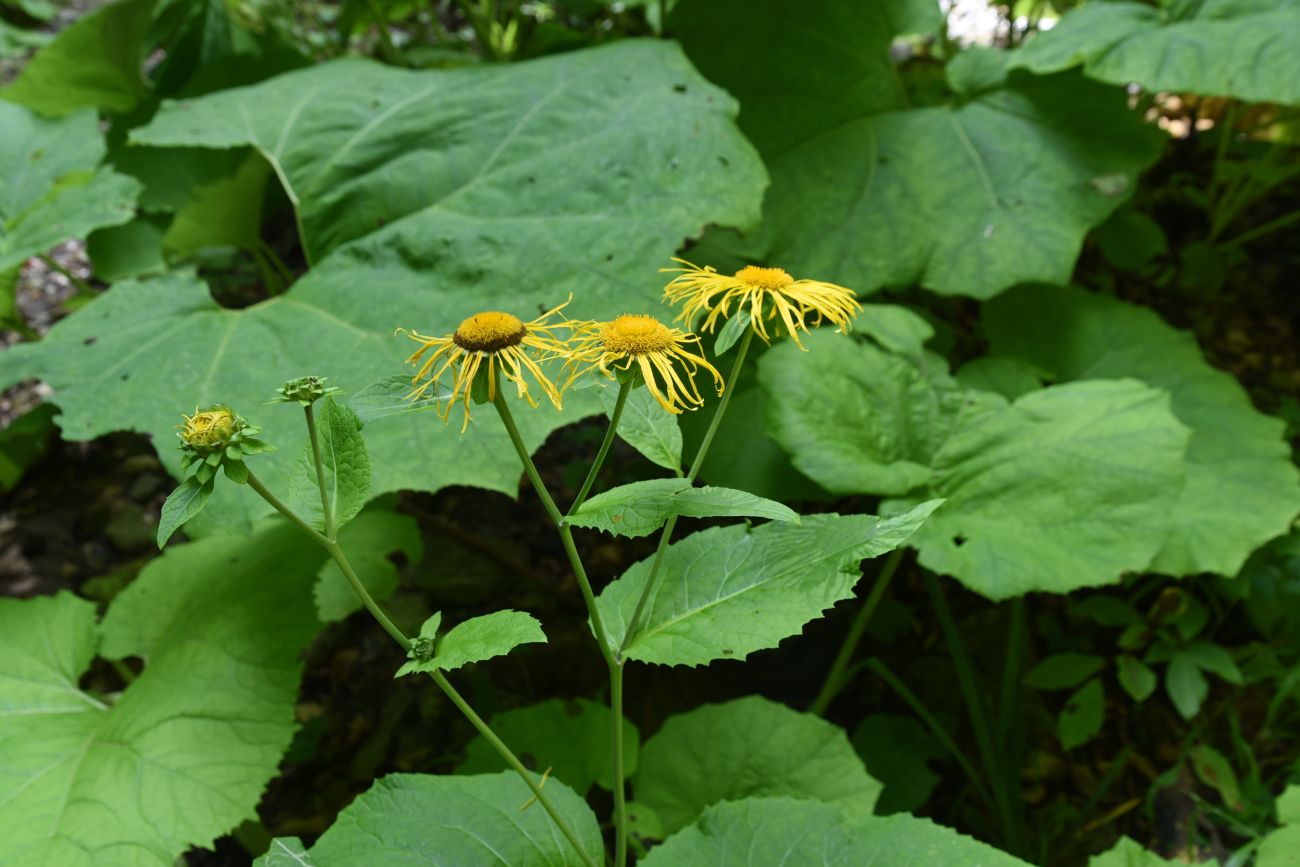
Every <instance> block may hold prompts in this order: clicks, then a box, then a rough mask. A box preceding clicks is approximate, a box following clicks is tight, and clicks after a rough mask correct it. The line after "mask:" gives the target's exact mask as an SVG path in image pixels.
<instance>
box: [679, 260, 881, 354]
mask: <svg viewBox="0 0 1300 867" xmlns="http://www.w3.org/2000/svg"><path fill="white" fill-rule="evenodd" d="M673 261H674V262H679V263H681V264H682V265H684V266H686V267H684V268H665V269H663V270H665V271H667V272H670V273H676V274H677V276H676V277H674V278H673V279H672V280H670V281H668V285H667V286H665V287H664V298H665V299H666V300H667V301H668V302H669V303H671V304H676V303H678V302H682V303H683V305H684V306H683V307H682V312H681V314H680V315H678V317H677V318H678V320H680V321H684V322H688V323H689V322H692V321H694V319H695V317H696V316H698V315H701V314H703V315H704V324H703V325H702V326H701V329H702V330H704V331H712V330H713V328H714V326H716V325H717V323H718V320H719V319H726V318H728V317H729V316H730V315H731V313H732V306H733V305H734V306H735V313H736V315H737V316H739V315H741V314H742V313H746V314H748V316H749V324H750V327H751V328H752V329H753V330H754V333H755V334H757V335H758V336H759V337H760V338H762V339H763V341H764V342H767V341H768V340H769V337H770V335H769V334H768V322H769V321H770V320H772V319H777V320H779V321H780V323H781V325H783V326H784V327H785V332H786V333H787V334H789V335H790V337H791V338H792V339H793V340H794V342H795V343H797V344H798V345H799V347H800V348H801V349H802V348H803V343H802V342H801V341H800V340H799V332H800V331H803V332H805V333H807V331H808V325H809V320H811V321H812V324H813V325H820V324H821V323H822V321H823V320H825V321H827V322H830V323H831V324H833V325H835V326H837V327H838V329H839V331H841V332H847V331H848V330H849V326H850V325H851V324H852V322H853V317H854V316H857V315H858V312H859V311H860V310H862V305H861V304H859V303H858V302H857V300H856V299H855V298H854V293H853V290H852V289H846V288H845V287H843V286H836V285H835V284H834V283H824V282H822V281H821V280H796V279H794V278H793V277H791V276H790V275H789V274H788V273H786V272H785V271H783V270H782V269H780V268H760V267H758V266H757V265H747V266H745V267H744V268H741V269H740V270H739V271H737V272H736V273H735V274H734V275H733V276H731V277H728V276H726V275H725V274H719V273H718V272H717V271H716V270H714V269H713V268H712V267H704V268H701V267H699V266H698V265H692V264H691V263H690V262H687V261H685V260H683V259H674V260H673Z"/></svg>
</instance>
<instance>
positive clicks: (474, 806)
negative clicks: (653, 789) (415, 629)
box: [258, 773, 601, 867]
mask: <svg viewBox="0 0 1300 867" xmlns="http://www.w3.org/2000/svg"><path fill="white" fill-rule="evenodd" d="M546 791H547V793H548V794H549V795H551V796H552V797H553V799H554V801H555V803H556V804H557V805H558V808H559V809H560V811H561V813H562V814H563V815H564V817H565V818H566V819H567V820H568V821H569V823H570V824H571V826H573V827H575V828H576V829H577V832H578V834H579V839H580V840H581V841H582V844H583V846H584V847H585V848H586V850H587V851H588V852H599V851H600V848H601V839H600V828H599V826H598V825H597V824H596V817H595V815H593V814H592V812H591V808H590V807H588V806H587V805H586V804H585V803H584V802H583V801H582V799H581V798H580V797H578V796H577V795H575V794H574V793H573V791H572V790H571V789H569V788H568V787H566V786H565V785H564V784H563V783H561V782H559V781H558V780H556V781H551V782H550V783H548V785H547V787H546ZM529 794H530V793H529V791H528V788H527V787H526V786H525V785H524V784H523V783H522V782H520V780H519V779H518V778H517V777H515V775H514V774H509V773H502V774H492V775H479V776H473V777H435V776H431V775H426V774H389V775H388V776H386V777H384V778H383V779H381V780H379V781H378V782H376V783H375V784H374V785H373V786H372V787H371V788H370V790H369V791H367V792H366V793H364V794H363V795H361V797H359V798H357V799H356V800H355V801H353V802H352V803H351V804H350V805H349V806H348V807H347V809H345V810H344V811H343V812H342V813H341V814H340V815H339V818H338V821H337V822H335V823H334V824H333V825H332V826H331V827H330V828H329V830H327V831H326V832H325V833H324V834H322V835H321V838H320V839H319V840H317V841H316V845H314V846H312V847H311V849H310V850H309V851H308V852H307V853H306V854H307V857H308V858H309V859H310V860H307V861H303V860H301V859H302V855H301V854H298V853H301V852H302V849H303V847H302V844H301V843H300V842H299V841H297V840H296V839H290V840H278V841H276V843H275V845H273V847H272V851H271V852H269V853H267V855H265V856H263V858H262V859H261V860H259V862H258V863H259V864H260V865H263V867H273V865H278V864H290V863H292V864H303V863H306V864H314V865H316V867H345V865H350V864H368V865H374V867H389V865H393V867H396V865H405V864H413V863H417V862H418V861H421V860H425V861H427V859H428V857H429V852H430V851H431V850H430V847H433V849H432V851H436V852H437V857H438V859H439V860H441V861H444V862H446V863H448V864H456V865H457V867H460V865H464V867H497V865H501V864H509V865H511V867H516V865H517V867H580V865H582V864H583V861H582V860H581V859H580V858H579V857H578V856H577V853H575V852H574V851H573V848H572V847H571V846H569V844H568V843H567V842H565V840H564V838H563V837H561V836H560V835H559V834H557V833H555V829H554V826H553V825H552V824H551V823H550V820H549V819H548V818H547V816H546V813H544V812H543V811H542V809H541V808H540V807H538V806H537V805H535V804H534V805H532V806H531V807H528V808H526V809H521V807H523V806H524V805H525V804H526V803H527V802H528V800H529ZM277 847H278V848H277ZM290 853H295V854H292V855H291V854H290Z"/></svg>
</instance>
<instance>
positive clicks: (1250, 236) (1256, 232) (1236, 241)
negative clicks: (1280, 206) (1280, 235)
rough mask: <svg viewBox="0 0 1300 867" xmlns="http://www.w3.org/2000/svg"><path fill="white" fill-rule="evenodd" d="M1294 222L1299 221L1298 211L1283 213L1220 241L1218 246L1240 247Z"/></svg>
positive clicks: (1299, 213) (1299, 214)
mask: <svg viewBox="0 0 1300 867" xmlns="http://www.w3.org/2000/svg"><path fill="white" fill-rule="evenodd" d="M1295 222H1300V211H1292V212H1291V213H1289V214H1283V215H1282V216H1280V217H1278V218H1277V219H1275V220H1269V221H1268V222H1267V223H1264V224H1263V225H1262V226H1256V227H1255V228H1253V229H1251V230H1249V231H1247V232H1242V233H1241V234H1240V235H1234V236H1233V237H1232V238H1229V239H1228V240H1226V241H1223V242H1222V243H1220V244H1219V246H1220V247H1240V246H1241V245H1242V244H1248V243H1250V242H1251V241H1254V240H1256V239H1257V238H1262V237H1263V236H1265V235H1268V234H1270V233H1272V232H1276V231H1277V230H1278V229H1285V228H1286V227H1287V226H1289V225H1291V224H1292V223H1295Z"/></svg>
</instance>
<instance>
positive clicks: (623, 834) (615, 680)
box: [609, 661, 627, 867]
mask: <svg viewBox="0 0 1300 867" xmlns="http://www.w3.org/2000/svg"><path fill="white" fill-rule="evenodd" d="M609 704H610V738H611V740H612V741H613V751H614V752H613V759H614V761H613V765H614V767H613V777H614V778H613V780H611V782H612V783H613V785H614V867H624V865H626V864H627V792H626V789H625V787H624V785H623V663H622V662H621V661H620V662H619V663H618V664H617V665H615V666H614V667H613V668H611V669H610V670H609Z"/></svg>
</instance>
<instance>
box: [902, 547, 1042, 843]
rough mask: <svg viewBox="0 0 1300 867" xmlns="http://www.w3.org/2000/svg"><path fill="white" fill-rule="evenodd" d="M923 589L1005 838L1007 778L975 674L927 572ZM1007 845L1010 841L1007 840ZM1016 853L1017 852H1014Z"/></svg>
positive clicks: (1008, 817) (1008, 825)
mask: <svg viewBox="0 0 1300 867" xmlns="http://www.w3.org/2000/svg"><path fill="white" fill-rule="evenodd" d="M924 574H925V587H926V590H928V591H929V594H930V601H931V603H932V604H933V605H934V610H935V613H936V614H937V615H938V617H939V626H940V628H941V629H942V630H943V635H944V639H945V640H946V641H947V643H948V651H949V653H951V654H952V661H953V667H954V668H955V669H956V671H957V682H958V683H959V684H960V686H961V692H962V698H963V700H964V701H965V703H966V712H967V713H968V714H969V715H970V722H971V728H972V729H973V730H974V732H975V744H976V746H977V747H978V749H979V753H980V759H981V761H982V762H983V764H984V773H985V774H986V775H987V776H988V779H989V780H990V781H991V782H992V784H993V807H994V809H995V810H996V811H997V814H998V818H999V820H1000V821H1001V824H1002V831H1003V834H1004V836H1006V837H1009V835H1010V830H1011V803H1010V799H1009V798H1008V796H1007V786H1006V778H1005V776H1004V775H1003V773H1002V763H1001V762H1000V761H998V752H997V749H996V747H995V746H994V743H993V733H992V730H991V727H990V726H989V716H988V712H987V709H986V708H985V706H984V703H983V700H982V697H981V694H980V689H979V685H978V684H977V683H976V682H975V673H974V671H973V670H972V669H971V665H970V657H969V656H967V654H966V648H965V646H964V645H963V644H962V640H961V635H960V633H958V631H957V624H956V622H954V621H953V619H952V612H951V611H950V610H949V609H948V602H947V600H945V599H944V598H943V593H942V591H940V589H939V581H938V579H936V578H935V577H934V575H933V574H931V573H930V572H928V571H927V572H925V573H924ZM1008 842H1010V841H1009V840H1008ZM1016 854H1019V853H1016Z"/></svg>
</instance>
